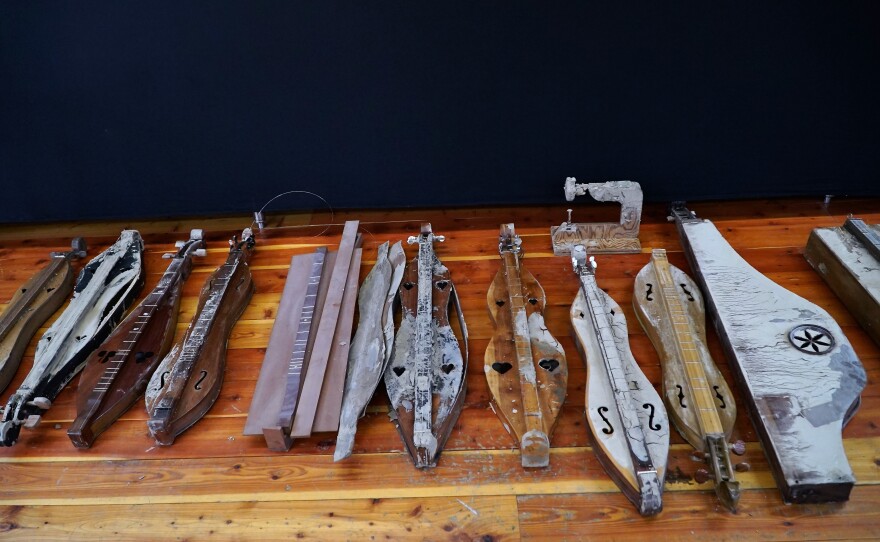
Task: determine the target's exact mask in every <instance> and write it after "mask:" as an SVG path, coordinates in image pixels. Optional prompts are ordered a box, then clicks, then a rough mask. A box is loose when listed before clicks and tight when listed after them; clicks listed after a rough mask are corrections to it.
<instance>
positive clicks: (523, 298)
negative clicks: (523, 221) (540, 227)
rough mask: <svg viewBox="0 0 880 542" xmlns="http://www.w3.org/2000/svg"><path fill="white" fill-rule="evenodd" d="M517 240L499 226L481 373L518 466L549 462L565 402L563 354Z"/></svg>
mask: <svg viewBox="0 0 880 542" xmlns="http://www.w3.org/2000/svg"><path fill="white" fill-rule="evenodd" d="M521 245H522V240H521V239H520V237H519V236H518V235H516V232H515V231H514V228H513V224H503V225H502V226H501V236H500V238H499V244H498V250H499V252H500V253H501V269H500V270H499V271H498V273H497V274H496V275H495V279H494V280H493V281H492V285H491V286H490V287H489V292H488V294H487V303H488V305H489V315H490V316H491V318H492V323H493V325H494V327H495V333H494V335H493V337H492V340H491V341H489V346H488V348H486V357H485V366H484V372H485V373H486V380H487V381H488V382H489V390H490V391H491V392H492V404H493V407H494V410H495V411H496V414H498V416H499V417H501V419H502V420H503V421H504V426H505V428H507V430H508V431H510V433H511V434H513V436H514V437H515V438H516V441H517V443H518V444H519V447H520V453H521V454H522V465H523V467H546V466H548V465H549V464H550V436H551V435H552V434H553V429H554V428H555V427H556V421H557V419H558V418H559V414H560V412H561V410H562V403H564V402H565V392H566V384H567V383H568V364H567V363H566V360H565V352H564V351H563V350H562V346H560V344H559V342H558V341H557V340H556V339H555V338H553V335H551V334H550V331H549V330H548V329H547V326H546V325H545V324H544V314H543V313H544V307H545V305H546V299H545V297H544V289H543V288H542V287H541V285H540V284H539V283H538V281H537V280H536V279H535V277H534V276H533V275H532V274H531V273H529V271H528V270H527V269H525V268H524V267H523V266H522V249H521Z"/></svg>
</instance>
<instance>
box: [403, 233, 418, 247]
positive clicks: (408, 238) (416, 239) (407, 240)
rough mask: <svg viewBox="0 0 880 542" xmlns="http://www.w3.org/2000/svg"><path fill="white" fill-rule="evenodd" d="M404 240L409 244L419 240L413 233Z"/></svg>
mask: <svg viewBox="0 0 880 542" xmlns="http://www.w3.org/2000/svg"><path fill="white" fill-rule="evenodd" d="M406 242H407V243H408V244H410V245H414V244H416V243H418V242H419V238H418V237H416V236H415V235H410V236H409V237H407V238H406Z"/></svg>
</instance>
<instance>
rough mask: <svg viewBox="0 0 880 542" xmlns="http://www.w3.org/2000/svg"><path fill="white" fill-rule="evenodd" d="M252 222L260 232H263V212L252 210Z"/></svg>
mask: <svg viewBox="0 0 880 542" xmlns="http://www.w3.org/2000/svg"><path fill="white" fill-rule="evenodd" d="M254 222H256V223H257V229H258V230H260V233H263V226H265V225H266V223H265V221H264V220H263V213H261V212H260V211H256V212H254Z"/></svg>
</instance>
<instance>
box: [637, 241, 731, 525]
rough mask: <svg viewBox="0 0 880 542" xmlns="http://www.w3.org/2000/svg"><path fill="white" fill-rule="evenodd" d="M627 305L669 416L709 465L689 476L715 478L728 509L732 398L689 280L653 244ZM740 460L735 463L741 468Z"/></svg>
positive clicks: (696, 291)
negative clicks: (658, 371) (649, 353)
mask: <svg viewBox="0 0 880 542" xmlns="http://www.w3.org/2000/svg"><path fill="white" fill-rule="evenodd" d="M633 307H634V308H635V310H636V316H637V317H638V319H639V322H640V323H641V324H642V327H643V328H644V329H645V333H647V335H648V338H650V339H651V343H652V344H653V345H654V348H655V349H656V350H657V352H658V354H659V355H660V363H661V366H662V367H663V398H664V400H665V401H666V406H667V407H668V409H669V413H670V416H671V418H672V421H673V422H674V423H675V426H676V427H677V428H678V430H679V432H680V433H681V434H682V436H684V438H685V440H687V441H688V442H689V443H690V444H691V446H693V447H694V448H696V449H697V450H698V451H699V452H700V453H701V454H703V456H704V457H705V459H706V463H707V464H708V465H709V467H710V469H711V471H706V470H703V469H701V470H699V471H697V475H696V476H695V478H697V479H698V480H699V479H701V478H702V479H703V480H702V481H706V480H708V479H709V478H711V479H713V480H714V481H715V493H716V494H717V495H718V499H719V500H720V501H721V502H722V503H723V504H724V505H725V506H726V507H727V508H729V509H730V510H732V511H734V510H736V504H737V502H738V501H739V494H740V489H739V482H737V481H736V477H735V475H734V472H733V471H734V466H733V464H732V463H731V461H730V454H729V453H728V452H729V451H730V450H732V451H733V452H734V453H737V454H742V453H743V452H744V450H745V445H744V444H743V443H742V441H737V442H736V443H735V444H734V445H730V444H728V439H729V438H730V434H731V432H732V431H733V424H734V422H735V421H736V404H735V403H734V401H733V394H731V393H730V388H728V387H727V382H725V381H724V377H723V376H721V372H720V371H719V370H718V367H716V366H715V362H714V361H712V357H711V356H710V355H709V349H708V347H707V346H706V312H705V307H704V306H703V297H702V296H701V295H700V290H699V288H697V285H696V284H695V283H694V281H692V280H691V278H690V277H689V276H687V275H686V274H685V273H684V272H683V271H682V270H681V269H679V268H677V267H675V266H672V265H670V264H669V260H667V259H666V251H665V250H663V249H655V250H654V251H653V252H652V253H651V261H650V262H649V263H648V265H646V266H645V267H643V268H642V270H641V271H639V274H638V276H636V282H635V291H634V293H633ZM745 466H746V464H745V463H740V465H737V467H738V468H739V469H740V470H742V469H743V468H744V467H745Z"/></svg>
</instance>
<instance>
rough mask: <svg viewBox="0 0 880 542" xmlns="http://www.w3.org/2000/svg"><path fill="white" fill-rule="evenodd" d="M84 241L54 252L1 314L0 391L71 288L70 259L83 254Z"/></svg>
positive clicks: (75, 240) (76, 240) (71, 272)
mask: <svg viewBox="0 0 880 542" xmlns="http://www.w3.org/2000/svg"><path fill="white" fill-rule="evenodd" d="M85 255H86V242H85V240H84V239H83V238H82V237H77V238H76V239H74V240H73V245H72V247H71V250H70V251H68V252H53V253H51V254H50V255H49V263H48V264H47V265H46V266H45V267H43V269H41V270H40V271H38V272H37V274H35V275H34V276H32V277H31V278H30V279H28V281H27V282H25V283H24V284H22V285H21V287H20V288H18V290H16V291H15V294H13V295H12V299H11V300H10V301H9V305H7V306H6V310H4V311H3V314H2V315H0V392H3V391H4V390H5V389H6V386H8V385H9V382H10V381H11V380H12V377H13V376H15V373H16V371H18V366H19V365H21V358H22V356H23V355H24V351H25V349H26V348H27V345H28V343H30V341H31V339H32V338H33V337H34V335H36V333H37V330H38V329H40V326H41V325H43V324H44V323H45V322H46V320H48V319H49V317H50V316H52V315H53V314H55V311H57V310H58V308H59V307H61V305H63V304H64V302H65V301H67V296H68V295H70V292H71V291H72V290H73V268H72V267H71V265H70V262H71V260H75V259H78V258H84V257H85Z"/></svg>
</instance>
